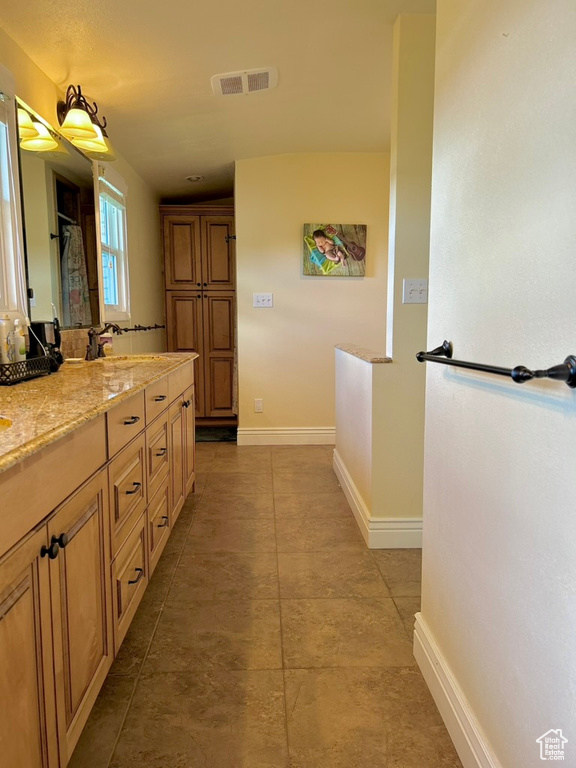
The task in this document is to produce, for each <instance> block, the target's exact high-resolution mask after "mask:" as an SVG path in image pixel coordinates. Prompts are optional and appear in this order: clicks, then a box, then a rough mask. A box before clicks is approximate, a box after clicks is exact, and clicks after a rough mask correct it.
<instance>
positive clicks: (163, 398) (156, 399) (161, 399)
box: [154, 395, 166, 403]
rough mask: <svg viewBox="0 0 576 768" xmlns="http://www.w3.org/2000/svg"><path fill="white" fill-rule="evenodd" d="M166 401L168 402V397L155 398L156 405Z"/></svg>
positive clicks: (159, 396)
mask: <svg viewBox="0 0 576 768" xmlns="http://www.w3.org/2000/svg"><path fill="white" fill-rule="evenodd" d="M164 400H166V395H158V397H155V398H154V402H155V403H161V402H163V401H164Z"/></svg>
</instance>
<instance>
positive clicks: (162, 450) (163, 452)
mask: <svg viewBox="0 0 576 768" xmlns="http://www.w3.org/2000/svg"><path fill="white" fill-rule="evenodd" d="M167 452H168V448H159V449H158V452H157V453H156V454H155V455H156V456H166V453H167Z"/></svg>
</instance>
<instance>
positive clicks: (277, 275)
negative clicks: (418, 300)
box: [235, 153, 389, 440]
mask: <svg viewBox="0 0 576 768" xmlns="http://www.w3.org/2000/svg"><path fill="white" fill-rule="evenodd" d="M388 176H389V158H388V155H387V154H363V153H357V154H328V153H326V154H303V155H279V156H274V157H262V158H257V159H253V160H241V161H239V162H237V164H236V181H235V200H236V232H237V238H238V239H237V243H236V245H237V249H236V252H237V264H238V282H237V286H238V293H237V296H238V358H239V424H240V433H239V436H240V437H242V433H243V431H244V430H248V431H250V430H264V431H265V432H266V431H267V432H268V434H271V431H272V432H274V431H276V432H277V431H278V430H282V429H289V430H290V429H292V430H296V431H298V430H306V429H308V430H312V431H314V430H318V429H322V428H325V429H332V430H333V429H334V418H335V416H334V345H335V344H337V343H354V344H357V345H361V346H367V347H371V348H373V349H376V350H381V351H383V350H384V345H385V338H386V337H385V326H386V298H385V297H386V264H387V257H386V249H387V235H388V189H387V187H388ZM322 221H333V222H337V223H340V224H366V225H367V227H368V230H367V254H366V260H367V263H366V276H365V277H364V278H346V277H334V278H330V277H305V276H303V275H302V252H303V239H302V227H303V224H304V223H307V222H312V223H314V222H322ZM255 292H256V293H259V292H271V293H273V294H274V307H273V309H254V308H253V307H252V294H253V293H255ZM255 398H262V399H263V401H264V411H263V413H259V414H257V413H254V399H255ZM245 434H246V433H245ZM270 439H275V438H274V437H271V438H270ZM311 439H313V437H312V438H311ZM331 440H333V435H332V437H331Z"/></svg>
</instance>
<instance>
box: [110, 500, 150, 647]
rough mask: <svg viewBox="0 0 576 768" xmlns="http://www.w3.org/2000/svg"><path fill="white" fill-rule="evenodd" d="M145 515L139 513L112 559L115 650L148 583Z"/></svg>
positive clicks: (122, 638) (124, 634)
mask: <svg viewBox="0 0 576 768" xmlns="http://www.w3.org/2000/svg"><path fill="white" fill-rule="evenodd" d="M146 532H147V516H146V513H144V514H143V515H142V517H141V518H140V520H139V521H138V522H137V523H136V525H135V526H134V528H133V529H132V531H131V532H130V535H129V536H128V538H127V539H126V541H125V542H124V544H123V545H122V548H121V549H120V551H119V552H118V554H117V555H116V558H115V559H114V562H113V563H112V580H113V584H114V590H113V600H114V609H113V610H114V648H115V651H116V653H118V650H119V648H120V644H121V643H122V640H124V637H125V636H126V632H127V631H128V627H129V626H130V623H131V621H132V619H133V618H134V614H135V613H136V609H137V608H138V605H139V603H140V600H142V596H143V595H144V592H145V590H146V587H147V586H148V580H149V578H150V574H149V572H148V544H147V536H146Z"/></svg>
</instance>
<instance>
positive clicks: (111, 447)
mask: <svg viewBox="0 0 576 768" xmlns="http://www.w3.org/2000/svg"><path fill="white" fill-rule="evenodd" d="M106 422H107V426H108V458H109V459H111V458H113V457H114V456H115V455H116V454H117V453H118V451H120V450H121V449H122V448H124V446H125V445H128V443H129V442H130V440H132V439H133V438H134V437H136V435H137V434H138V433H139V432H141V431H142V429H143V428H144V423H145V422H144V392H138V393H137V394H135V395H132V397H129V398H128V399H127V400H124V401H123V402H121V403H120V404H119V405H117V406H116V407H114V408H112V409H111V410H109V411H108V413H107V414H106Z"/></svg>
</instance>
